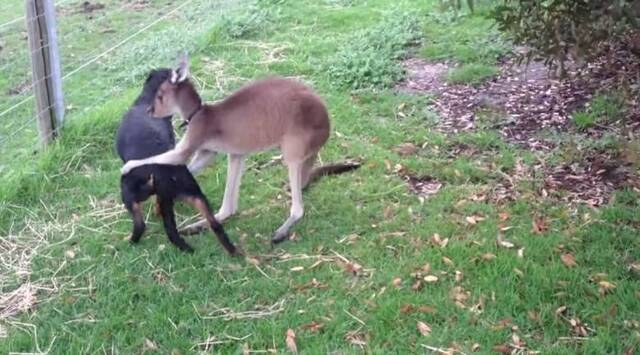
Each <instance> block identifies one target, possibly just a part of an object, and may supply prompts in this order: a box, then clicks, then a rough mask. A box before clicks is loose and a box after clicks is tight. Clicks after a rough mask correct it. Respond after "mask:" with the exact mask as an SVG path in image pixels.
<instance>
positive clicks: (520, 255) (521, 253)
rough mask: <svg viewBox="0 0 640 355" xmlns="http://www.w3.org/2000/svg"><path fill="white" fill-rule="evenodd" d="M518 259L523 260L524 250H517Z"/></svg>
mask: <svg viewBox="0 0 640 355" xmlns="http://www.w3.org/2000/svg"><path fill="white" fill-rule="evenodd" d="M518 257H519V258H524V248H520V249H518Z"/></svg>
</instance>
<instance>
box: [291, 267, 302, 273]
mask: <svg viewBox="0 0 640 355" xmlns="http://www.w3.org/2000/svg"><path fill="white" fill-rule="evenodd" d="M302 270H304V266H294V267H292V268H291V269H289V271H293V272H296V271H302Z"/></svg>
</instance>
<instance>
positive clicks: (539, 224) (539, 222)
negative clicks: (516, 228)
mask: <svg viewBox="0 0 640 355" xmlns="http://www.w3.org/2000/svg"><path fill="white" fill-rule="evenodd" d="M532 227H533V228H532V230H533V233H535V234H542V233H544V232H546V230H547V228H548V227H547V222H546V221H545V218H544V217H536V218H534V219H533V222H532Z"/></svg>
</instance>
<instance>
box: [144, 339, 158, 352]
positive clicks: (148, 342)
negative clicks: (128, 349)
mask: <svg viewBox="0 0 640 355" xmlns="http://www.w3.org/2000/svg"><path fill="white" fill-rule="evenodd" d="M144 348H145V350H158V346H157V345H156V343H154V342H153V341H152V340H151V339H149V338H144Z"/></svg>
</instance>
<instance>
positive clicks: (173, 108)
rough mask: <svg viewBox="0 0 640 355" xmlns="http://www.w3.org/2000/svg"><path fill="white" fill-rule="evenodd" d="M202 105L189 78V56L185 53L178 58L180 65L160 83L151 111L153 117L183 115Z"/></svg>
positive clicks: (150, 107)
mask: <svg viewBox="0 0 640 355" xmlns="http://www.w3.org/2000/svg"><path fill="white" fill-rule="evenodd" d="M199 107H200V96H199V95H198V93H197V91H196V89H195V88H194V87H193V84H192V83H191V81H190V80H189V58H188V57H187V54H186V53H185V54H183V55H181V56H180V58H179V59H178V66H177V67H176V69H173V70H172V71H171V75H170V76H169V77H168V78H167V79H166V80H165V81H164V82H163V83H162V84H161V85H160V87H159V88H158V91H157V92H156V95H155V98H154V100H153V103H152V104H151V105H150V106H149V109H148V111H149V113H150V114H151V115H152V116H153V117H157V118H160V117H166V116H171V115H174V114H177V113H179V114H181V115H182V116H183V117H185V116H186V115H188V114H189V113H190V112H191V111H192V110H195V109H197V108H199Z"/></svg>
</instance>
